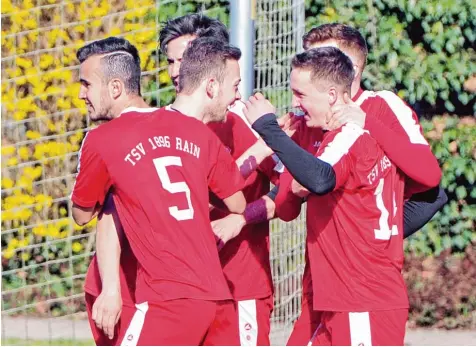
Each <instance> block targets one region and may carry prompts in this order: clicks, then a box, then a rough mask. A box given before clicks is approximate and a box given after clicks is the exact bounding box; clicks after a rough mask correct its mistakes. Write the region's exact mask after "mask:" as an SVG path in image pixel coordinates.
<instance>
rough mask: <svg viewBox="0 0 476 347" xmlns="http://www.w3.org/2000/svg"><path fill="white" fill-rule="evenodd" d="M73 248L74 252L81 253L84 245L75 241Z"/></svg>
mask: <svg viewBox="0 0 476 347" xmlns="http://www.w3.org/2000/svg"><path fill="white" fill-rule="evenodd" d="M71 249H72V250H73V252H74V253H79V252H81V250H82V249H83V245H81V244H80V243H79V242H73V245H72V246H71Z"/></svg>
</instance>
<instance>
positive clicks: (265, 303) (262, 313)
mask: <svg viewBox="0 0 476 347" xmlns="http://www.w3.org/2000/svg"><path fill="white" fill-rule="evenodd" d="M273 300H274V299H273V296H272V295H271V296H268V297H267V298H264V299H252V300H240V301H237V302H236V304H237V307H238V312H237V314H238V323H239V325H238V330H239V335H240V344H241V346H269V345H270V344H271V343H270V340H269V332H270V318H271V313H272V312H273V304H274V301H273Z"/></svg>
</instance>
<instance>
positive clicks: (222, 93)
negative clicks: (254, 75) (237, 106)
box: [208, 59, 241, 122]
mask: <svg viewBox="0 0 476 347" xmlns="http://www.w3.org/2000/svg"><path fill="white" fill-rule="evenodd" d="M240 81H241V76H240V65H239V64H238V61H236V60H231V59H229V60H227V62H226V72H225V76H224V78H223V82H222V83H218V82H217V81H215V82H216V83H215V84H214V86H212V87H211V88H215V89H216V90H215V91H213V93H214V94H215V95H216V97H214V99H215V100H213V102H212V104H211V105H210V107H209V111H208V113H209V115H210V121H214V122H220V121H224V120H225V119H226V113H227V112H228V109H229V108H230V107H231V106H233V104H234V103H235V101H236V100H240V99H241V94H240V92H239V91H238V85H239V84H240Z"/></svg>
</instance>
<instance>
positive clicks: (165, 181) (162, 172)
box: [154, 156, 193, 221]
mask: <svg viewBox="0 0 476 347" xmlns="http://www.w3.org/2000/svg"><path fill="white" fill-rule="evenodd" d="M154 165H155V169H156V170H157V174H158V175H159V179H160V182H161V183H162V187H163V188H164V189H165V190H166V191H168V192H169V193H172V194H175V193H185V196H186V197H187V202H188V208H187V209H185V210H179V209H178V207H177V206H172V207H169V213H170V214H171V215H172V217H174V218H175V219H176V220H178V221H181V220H188V219H193V206H192V200H191V199H190V188H189V187H188V185H187V183H185V182H174V183H172V182H170V177H169V174H168V173H167V166H171V165H175V166H182V159H180V157H172V156H170V157H162V158H156V159H154Z"/></svg>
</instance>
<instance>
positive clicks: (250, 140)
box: [227, 112, 258, 158]
mask: <svg viewBox="0 0 476 347" xmlns="http://www.w3.org/2000/svg"><path fill="white" fill-rule="evenodd" d="M227 117H228V119H227V121H229V122H231V126H232V128H231V133H232V136H233V144H234V147H235V150H234V153H233V155H234V157H235V158H239V157H240V156H241V155H242V154H243V153H245V152H246V150H247V149H248V148H250V147H251V146H253V145H254V144H255V143H256V141H258V138H257V137H256V136H255V135H254V134H253V132H252V131H251V129H250V128H249V127H248V125H246V123H245V121H244V120H243V119H241V118H240V116H238V115H236V114H235V113H233V112H228V114H227Z"/></svg>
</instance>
